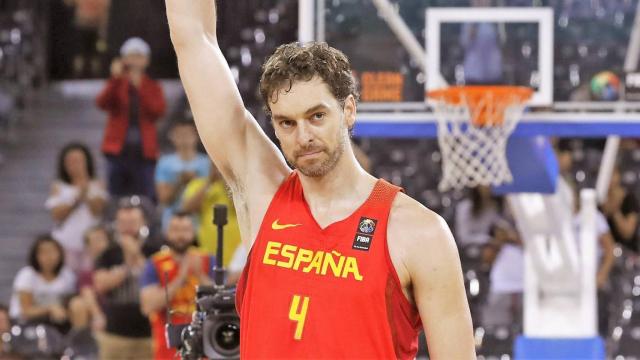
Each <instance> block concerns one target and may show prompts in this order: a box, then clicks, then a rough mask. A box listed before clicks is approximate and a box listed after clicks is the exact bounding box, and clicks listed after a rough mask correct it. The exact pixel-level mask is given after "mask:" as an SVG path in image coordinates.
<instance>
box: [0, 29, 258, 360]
mask: <svg viewBox="0 0 640 360" xmlns="http://www.w3.org/2000/svg"><path fill="white" fill-rule="evenodd" d="M120 53H121V57H120V58H117V59H115V60H114V62H113V64H112V71H111V77H110V78H109V79H108V80H107V81H106V83H105V85H104V89H103V90H102V91H101V92H100V94H99V95H98V97H97V99H96V104H97V106H98V107H99V108H100V109H102V110H104V111H105V112H106V116H107V122H106V127H105V131H104V141H103V145H102V148H101V150H102V155H103V156H104V157H105V160H106V161H105V164H106V169H104V170H105V171H104V173H105V175H106V176H104V178H105V179H106V181H102V180H101V179H100V178H99V177H98V176H97V174H98V173H99V172H100V169H97V165H96V164H97V163H98V162H97V161H96V158H95V154H92V152H91V150H90V148H89V147H88V146H87V145H86V144H83V143H82V142H78V141H74V142H70V143H68V144H67V145H66V146H64V147H63V148H62V149H61V150H60V152H59V154H58V156H57V164H56V174H55V176H54V180H53V182H52V184H51V190H50V194H49V197H48V198H47V199H43V202H44V205H45V207H46V209H47V210H48V211H49V213H50V215H51V218H52V219H53V222H54V224H55V225H54V227H53V228H52V229H49V231H48V232H47V233H46V234H44V235H40V236H38V237H37V238H35V239H34V242H33V244H31V250H30V252H29V256H28V259H27V262H26V263H25V266H24V267H23V268H22V269H20V270H19V272H18V273H17V275H16V276H15V279H14V284H13V295H12V297H11V299H10V300H11V301H10V304H9V306H8V307H0V332H7V331H9V329H10V327H11V324H14V325H19V326H23V327H28V326H35V325H36V324H37V325H44V326H46V329H48V331H50V332H57V333H59V334H61V336H62V337H63V338H65V339H67V340H69V339H73V338H78V337H82V338H83V339H85V342H86V341H89V342H91V343H92V344H93V348H92V349H93V353H92V354H91V356H93V357H94V358H95V357H99V358H100V359H136V360H137V359H150V358H155V359H173V358H174V356H175V351H174V350H173V349H168V348H167V346H166V341H165V336H164V325H165V324H166V321H167V319H166V316H165V314H166V310H167V307H169V308H170V309H171V310H172V312H173V313H175V314H176V315H174V316H173V318H172V319H171V320H172V322H174V323H188V322H190V321H191V313H192V312H193V311H194V310H195V289H196V286H197V285H201V284H202V285H210V284H212V283H213V280H212V278H213V277H212V271H213V270H212V269H213V265H214V261H215V257H214V254H215V253H216V250H217V233H216V229H215V228H214V227H213V225H212V215H213V206H214V205H215V204H225V205H227V206H228V208H229V225H227V226H226V227H225V229H224V232H225V234H224V238H225V240H226V242H225V245H224V264H225V265H227V266H228V265H230V264H231V262H232V261H231V260H232V258H234V265H233V266H232V268H233V274H231V275H230V276H229V279H230V280H232V279H236V278H237V277H238V273H239V272H240V271H241V270H242V267H243V261H244V259H245V258H246V250H244V249H243V248H242V246H241V245H240V233H239V229H238V225H237V220H236V215H235V211H234V209H233V202H232V201H231V199H230V198H229V195H228V191H227V187H226V185H225V183H224V181H223V180H222V178H221V176H220V174H219V172H218V171H217V169H216V168H215V167H214V166H213V164H212V163H211V161H210V160H209V158H208V157H207V156H206V155H205V154H203V153H201V152H199V150H198V149H199V143H198V135H197V131H196V128H195V125H194V123H193V121H192V120H189V119H178V120H177V121H175V122H173V123H172V124H171V126H170V128H171V130H170V132H169V140H170V142H171V143H172V145H173V151H172V152H169V153H166V154H163V155H160V152H159V148H160V147H159V146H158V139H157V136H158V135H157V134H158V131H157V124H158V122H159V121H160V119H161V118H162V115H163V113H164V110H165V99H164V97H163V92H162V88H161V86H160V85H159V83H158V82H156V81H155V80H153V79H151V78H150V77H149V76H148V75H146V72H145V69H146V67H147V66H148V64H149V62H150V50H149V46H148V45H147V44H146V42H145V41H144V40H142V39H140V38H132V39H129V40H127V41H126V42H125V43H124V44H123V46H122V48H121V52H120ZM52 160H54V159H52ZM43 230H46V229H43ZM234 255H235V256H234ZM232 281H233V280H232ZM165 291H166V292H167V294H168V301H169V303H168V304H167V300H166V299H167V298H166V297H165V295H164V294H165ZM68 343H72V341H71V340H69V341H68ZM10 350H16V349H10Z"/></svg>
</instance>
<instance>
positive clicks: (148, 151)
mask: <svg viewBox="0 0 640 360" xmlns="http://www.w3.org/2000/svg"><path fill="white" fill-rule="evenodd" d="M120 55H121V57H120V58H116V59H114V60H113V62H112V63H111V78H110V79H109V80H108V81H107V83H106V85H105V87H104V89H103V90H102V92H101V93H100V94H99V95H98V97H97V99H96V103H97V105H98V107H100V108H101V109H102V110H104V111H106V112H107V113H108V114H109V115H108V120H107V125H106V128H105V132H104V140H103V142H102V152H103V153H104V154H105V156H106V158H107V173H108V188H109V192H110V193H111V194H112V195H114V196H116V197H117V196H127V195H144V196H147V197H148V198H150V199H155V191H154V190H155V188H154V184H153V176H154V171H155V165H156V160H157V159H158V156H159V150H158V139H157V130H156V123H157V122H158V120H159V119H160V117H162V115H164V112H165V108H166V103H165V98H164V95H163V92H162V87H161V86H160V84H159V83H158V82H156V81H155V80H153V79H151V78H150V77H149V76H148V75H147V74H146V69H147V67H148V66H149V62H150V61H151V50H150V48H149V45H148V44H147V43H146V42H145V41H144V40H142V39H140V38H131V39H128V40H127V41H125V43H124V44H123V45H122V48H121V49H120Z"/></svg>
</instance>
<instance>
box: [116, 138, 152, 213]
mask: <svg viewBox="0 0 640 360" xmlns="http://www.w3.org/2000/svg"><path fill="white" fill-rule="evenodd" d="M106 158H107V179H108V182H109V184H108V188H109V193H110V194H111V195H112V196H114V197H121V196H130V195H144V196H146V197H148V198H149V199H151V200H153V201H155V193H156V192H155V181H154V176H155V169H156V161H155V160H148V159H145V158H144V157H143V156H142V152H141V150H140V147H139V146H135V147H133V146H127V145H125V147H124V148H123V149H122V152H121V153H120V155H106Z"/></svg>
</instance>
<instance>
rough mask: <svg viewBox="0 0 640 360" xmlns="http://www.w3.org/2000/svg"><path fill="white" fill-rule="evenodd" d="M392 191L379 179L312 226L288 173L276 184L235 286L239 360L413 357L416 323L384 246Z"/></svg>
mask: <svg viewBox="0 0 640 360" xmlns="http://www.w3.org/2000/svg"><path fill="white" fill-rule="evenodd" d="M399 190H400V189H399V188H398V187H395V186H393V185H391V184H389V183H387V182H385V181H384V180H378V182H377V183H376V185H375V187H374V189H373V191H372V193H371V195H370V196H369V198H368V199H367V201H366V202H365V203H364V204H363V205H362V206H360V208H358V209H357V210H356V211H355V212H354V213H353V214H352V215H351V216H349V217H347V218H346V219H343V220H341V221H338V222H335V223H333V224H331V225H329V226H327V227H326V228H324V229H321V228H320V226H319V225H318V224H317V223H316V221H315V219H314V218H313V216H312V214H311V211H310V210H309V207H308V205H307V203H306V201H305V199H304V196H303V189H302V185H301V183H300V179H299V178H298V175H297V173H296V172H293V173H292V174H291V176H289V177H288V178H287V180H285V182H284V183H283V184H282V185H281V186H280V188H279V189H278V191H277V193H276V195H275V196H274V198H273V200H272V202H271V204H270V205H269V209H268V210H267V213H266V215H265V217H264V221H263V223H262V226H261V228H260V230H259V232H258V236H257V238H256V241H255V243H254V245H253V247H252V250H251V252H250V254H249V258H248V261H247V265H246V266H245V269H244V272H243V274H242V277H241V278H240V281H239V283H238V291H237V297H236V307H237V309H238V313H239V314H240V320H241V323H240V329H241V342H240V355H241V357H242V358H243V359H254V358H332V359H336V358H360V359H362V358H384V359H392V358H398V359H413V358H414V357H415V355H416V352H417V349H418V332H419V330H420V329H421V327H422V324H421V321H420V317H419V314H418V311H417V309H416V308H415V306H413V305H411V304H410V303H409V301H408V300H407V298H406V297H405V295H404V294H403V292H402V287H401V285H400V280H399V279H398V276H397V274H396V271H395V268H394V266H393V264H392V262H391V258H390V256H389V251H388V249H387V221H388V218H389V212H390V209H391V204H392V202H393V200H394V198H395V196H396V194H397V193H398V191H399Z"/></svg>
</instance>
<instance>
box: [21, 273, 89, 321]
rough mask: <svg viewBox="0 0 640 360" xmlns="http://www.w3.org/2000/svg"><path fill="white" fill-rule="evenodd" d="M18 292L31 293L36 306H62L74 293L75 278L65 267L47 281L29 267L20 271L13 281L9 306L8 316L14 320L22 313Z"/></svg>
mask: <svg viewBox="0 0 640 360" xmlns="http://www.w3.org/2000/svg"><path fill="white" fill-rule="evenodd" d="M20 291H23V292H29V293H31V294H32V295H33V304H34V305H36V306H49V305H53V304H62V302H63V300H64V299H65V297H67V296H70V295H73V293H75V291H76V276H75V275H74V274H73V272H72V271H71V270H69V269H68V268H66V267H65V268H62V270H60V273H59V274H58V277H56V278H55V279H53V280H52V281H47V280H45V279H44V278H43V277H42V276H41V275H40V274H39V273H38V272H37V271H35V269H34V268H32V267H31V266H25V267H23V268H22V269H20V271H18V274H17V275H16V278H15V280H14V281H13V295H12V296H11V304H10V306H9V316H11V318H14V319H15V318H19V317H20V313H21V312H22V311H21V309H20V299H19V297H18V292H20Z"/></svg>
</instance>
